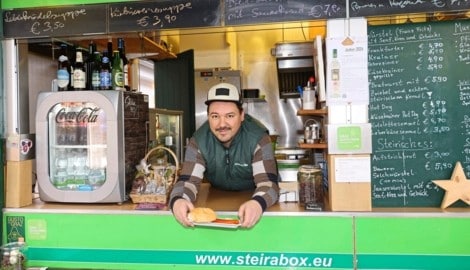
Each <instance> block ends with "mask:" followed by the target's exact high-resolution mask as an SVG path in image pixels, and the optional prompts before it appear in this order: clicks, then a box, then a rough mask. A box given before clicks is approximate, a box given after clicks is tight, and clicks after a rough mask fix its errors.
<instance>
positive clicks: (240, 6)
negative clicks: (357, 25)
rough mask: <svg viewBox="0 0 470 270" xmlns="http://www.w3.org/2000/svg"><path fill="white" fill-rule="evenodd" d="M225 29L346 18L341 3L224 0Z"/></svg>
mask: <svg viewBox="0 0 470 270" xmlns="http://www.w3.org/2000/svg"><path fill="white" fill-rule="evenodd" d="M224 1H225V25H239V24H254V23H272V22H288V21H302V20H318V19H334V18H344V17H345V16H346V1H345V0H296V1H292V0H282V1H279V0H224Z"/></svg>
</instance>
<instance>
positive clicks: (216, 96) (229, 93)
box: [205, 83, 241, 105]
mask: <svg viewBox="0 0 470 270" xmlns="http://www.w3.org/2000/svg"><path fill="white" fill-rule="evenodd" d="M212 101H233V102H236V103H238V104H241V100H240V94H239V93H238V89H237V87H236V86H235V85H233V84H230V83H219V84H216V85H214V86H212V87H211V88H210V89H209V92H208V93H207V100H206V102H205V103H206V105H209V103H211V102H212Z"/></svg>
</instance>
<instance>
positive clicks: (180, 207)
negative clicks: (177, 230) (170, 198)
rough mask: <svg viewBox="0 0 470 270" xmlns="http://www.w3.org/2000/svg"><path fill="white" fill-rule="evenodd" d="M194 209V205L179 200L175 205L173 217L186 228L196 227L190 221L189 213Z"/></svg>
mask: <svg viewBox="0 0 470 270" xmlns="http://www.w3.org/2000/svg"><path fill="white" fill-rule="evenodd" d="M193 209H194V205H193V204H192V203H191V202H190V201H187V200H185V199H178V200H176V201H175V202H174V203H173V209H172V211H173V216H174V217H175V219H176V220H177V221H178V222H179V223H180V224H181V225H183V226H184V227H194V224H193V223H192V222H191V221H190V220H189V219H188V213H189V211H191V210H193Z"/></svg>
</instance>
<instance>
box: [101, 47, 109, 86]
mask: <svg viewBox="0 0 470 270" xmlns="http://www.w3.org/2000/svg"><path fill="white" fill-rule="evenodd" d="M100 89H101V90H111V66H110V64H109V58H108V56H107V54H103V58H102V59H101V69H100Z"/></svg>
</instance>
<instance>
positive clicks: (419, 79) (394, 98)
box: [368, 21, 470, 207]
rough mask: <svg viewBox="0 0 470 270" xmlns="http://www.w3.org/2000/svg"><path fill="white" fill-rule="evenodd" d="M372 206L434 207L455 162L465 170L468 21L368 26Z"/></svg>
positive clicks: (468, 151) (469, 108) (469, 154)
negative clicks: (441, 184)
mask: <svg viewBox="0 0 470 270" xmlns="http://www.w3.org/2000/svg"><path fill="white" fill-rule="evenodd" d="M368 31H369V33H368V34H369V87H370V88H369V89H370V107H369V114H370V115H369V118H370V122H371V124H372V135H373V136H372V140H373V142H372V145H373V155H372V169H371V173H372V175H371V178H372V198H373V205H374V206H375V207H387V206H391V207H397V206H398V207H400V206H405V207H406V206H410V207H413V206H416V207H426V206H432V207H437V206H439V205H440V203H441V200H442V197H443V194H444V191H443V190H442V189H441V188H439V187H437V186H436V185H434V184H433V183H432V180H438V179H450V176H451V174H452V171H453V168H454V166H455V163H456V162H457V161H460V162H461V163H462V166H463V167H464V170H465V171H466V173H467V176H468V175H470V173H469V172H470V139H469V138H470V79H469V76H468V72H466V70H467V71H468V70H469V68H470V46H469V45H468V44H470V43H469V40H470V23H469V22H464V21H462V22H443V23H421V24H404V25H393V26H377V27H370V28H369V30H368Z"/></svg>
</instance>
